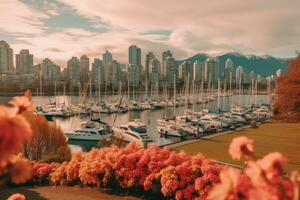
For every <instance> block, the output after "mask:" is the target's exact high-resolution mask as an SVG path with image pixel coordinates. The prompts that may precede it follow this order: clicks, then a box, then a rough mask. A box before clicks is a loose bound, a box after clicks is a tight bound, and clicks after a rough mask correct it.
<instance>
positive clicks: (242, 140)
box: [229, 136, 253, 160]
mask: <svg viewBox="0 0 300 200" xmlns="http://www.w3.org/2000/svg"><path fill="white" fill-rule="evenodd" d="M252 143H253V140H250V139H249V138H247V137H245V136H241V137H237V138H234V139H233V140H232V142H231V144H230V147H229V154H230V155H231V157H232V159H237V160H239V159H241V157H242V156H244V155H246V156H248V155H250V154H251V152H253V146H252Z"/></svg>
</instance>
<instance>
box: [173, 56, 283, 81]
mask: <svg viewBox="0 0 300 200" xmlns="http://www.w3.org/2000/svg"><path fill="white" fill-rule="evenodd" d="M210 57H212V56H209V55H208V54H204V53H198V54H196V55H194V56H192V57H190V58H187V59H185V60H180V61H177V64H178V65H179V64H181V63H182V62H184V61H189V62H191V63H193V62H195V61H196V60H198V61H200V62H204V61H205V60H206V59H207V58H210ZM214 57H217V58H218V59H219V62H220V67H221V72H224V69H225V61H226V60H227V59H231V60H232V61H233V67H234V70H235V69H236V68H237V67H238V66H242V67H243V69H244V71H245V72H247V73H249V72H250V71H254V73H256V74H259V75H261V76H264V77H266V76H270V75H274V74H275V73H276V71H277V70H278V69H282V70H286V69H287V66H288V61H289V59H283V58H276V57H273V56H270V55H265V56H256V55H244V54H242V53H239V52H227V53H225V54H221V55H218V56H214Z"/></svg>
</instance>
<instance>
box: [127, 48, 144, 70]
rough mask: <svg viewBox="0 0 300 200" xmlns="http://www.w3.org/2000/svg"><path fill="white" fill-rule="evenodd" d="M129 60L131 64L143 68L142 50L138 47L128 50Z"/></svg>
mask: <svg viewBox="0 0 300 200" xmlns="http://www.w3.org/2000/svg"><path fill="white" fill-rule="evenodd" d="M128 59H129V64H132V65H137V66H141V65H142V62H141V49H140V48H138V47H137V46H136V45H131V46H130V47H129V48H128Z"/></svg>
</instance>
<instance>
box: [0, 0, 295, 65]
mask: <svg viewBox="0 0 300 200" xmlns="http://www.w3.org/2000/svg"><path fill="white" fill-rule="evenodd" d="M299 8H300V1H299V0H251V1H244V0H209V1H207V0H19V1H18V0H1V2H0V40H5V41H7V42H8V43H9V44H10V46H11V47H12V48H13V49H14V53H17V52H19V51H20V50H21V49H29V50H30V52H31V53H33V54H34V59H35V60H34V61H35V64H37V63H39V62H41V60H42V59H44V58H46V57H47V58H50V59H52V60H53V61H54V62H56V63H57V64H59V65H61V66H62V67H65V66H66V62H67V60H68V59H70V58H71V57H72V56H77V57H80V56H81V55H83V54H85V55H87V56H89V57H90V59H91V61H92V60H93V59H94V58H95V57H96V58H101V57H102V53H103V52H104V51H105V50H109V51H110V52H112V53H113V58H114V59H116V60H118V61H119V62H121V63H126V62H127V61H128V46H129V45H131V44H135V45H137V46H139V47H141V48H142V57H145V55H146V53H147V52H149V51H153V52H154V53H155V54H156V55H157V57H158V58H160V57H161V52H162V51H164V50H167V49H169V50H171V51H172V52H173V54H174V57H175V58H176V59H178V60H180V59H184V58H187V57H190V56H192V55H194V54H197V53H208V54H211V55H217V54H221V53H224V52H227V51H238V52H242V53H245V54H256V55H266V54H268V55H273V56H277V57H292V56H295V52H296V51H297V50H298V51H300V20H299V19H300V12H299Z"/></svg>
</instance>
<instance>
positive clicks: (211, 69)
mask: <svg viewBox="0 0 300 200" xmlns="http://www.w3.org/2000/svg"><path fill="white" fill-rule="evenodd" d="M204 77H205V82H209V83H212V84H213V85H216V84H217V82H218V78H219V77H220V63H219V60H218V59H217V58H208V59H207V60H206V61H205V76H204Z"/></svg>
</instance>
